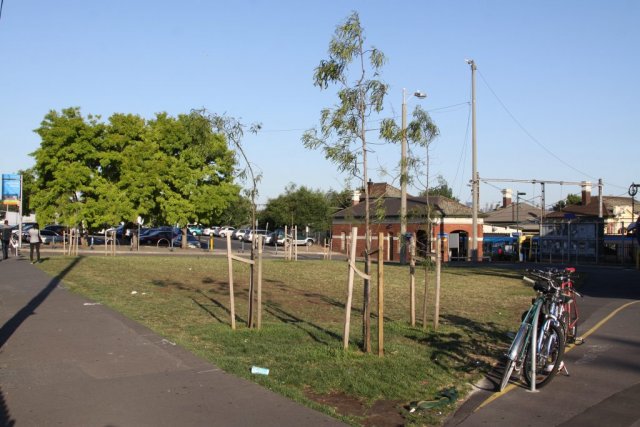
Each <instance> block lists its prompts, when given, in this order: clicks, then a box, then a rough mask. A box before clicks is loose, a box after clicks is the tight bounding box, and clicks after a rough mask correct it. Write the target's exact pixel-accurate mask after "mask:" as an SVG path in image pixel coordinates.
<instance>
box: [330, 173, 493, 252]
mask: <svg viewBox="0 0 640 427" xmlns="http://www.w3.org/2000/svg"><path fill="white" fill-rule="evenodd" d="M363 195H364V192H363V191H354V199H353V205H352V206H349V207H348V208H346V209H343V210H341V211H339V212H336V213H335V214H334V215H333V225H332V229H331V235H332V250H333V251H336V252H343V253H346V251H347V247H348V240H349V236H350V234H351V228H352V227H354V226H356V227H358V228H359V230H358V235H359V240H358V248H357V252H358V253H359V254H361V253H362V252H363V251H364V229H363V228H364V219H365V203H364V200H363V199H361V196H363ZM369 200H370V204H369V209H370V223H371V235H372V239H373V243H372V248H377V238H378V233H379V232H383V233H384V235H385V239H386V240H387V242H388V243H387V248H386V251H385V253H386V254H387V259H388V260H391V261H393V260H398V259H399V254H400V250H401V248H400V247H399V241H400V239H399V238H400V190H399V189H397V188H395V187H393V186H391V185H389V184H387V183H370V184H369ZM428 212H431V218H432V221H431V223H432V224H433V228H432V229H431V230H430V229H429V226H428V224H429V222H428V221H427V218H428V216H429V215H428ZM482 221H483V220H482V218H478V251H479V254H478V256H479V257H481V256H482V243H481V242H482ZM407 232H408V233H412V234H414V235H415V236H416V239H417V248H418V252H421V253H423V254H424V253H425V252H432V251H433V249H434V248H433V244H432V243H433V242H434V241H435V236H436V235H437V233H440V234H441V235H443V236H446V237H447V239H446V241H445V245H444V247H443V255H444V259H445V260H449V259H467V257H469V255H470V253H469V248H470V243H469V239H470V236H471V235H472V210H471V208H469V207H468V206H465V205H463V204H461V203H459V202H456V201H455V200H452V199H449V198H447V197H444V196H439V195H438V196H429V197H428V198H424V197H414V196H410V195H408V196H407Z"/></svg>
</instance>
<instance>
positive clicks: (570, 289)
mask: <svg viewBox="0 0 640 427" xmlns="http://www.w3.org/2000/svg"><path fill="white" fill-rule="evenodd" d="M575 272H576V269H575V268H573V267H568V268H565V269H564V271H563V272H561V273H559V274H558V279H559V280H560V281H561V284H560V289H561V292H562V294H563V295H566V296H567V298H566V302H565V303H564V304H562V308H563V310H562V323H563V325H564V329H565V330H564V333H565V338H566V342H567V344H569V343H575V342H576V340H577V339H578V319H579V318H580V314H579V312H578V304H577V302H576V297H581V296H582V295H580V294H579V293H578V291H576V289H575V288H574V286H573V278H572V277H571V275H572V274H573V273H575Z"/></svg>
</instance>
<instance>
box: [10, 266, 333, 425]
mask: <svg viewBox="0 0 640 427" xmlns="http://www.w3.org/2000/svg"><path fill="white" fill-rule="evenodd" d="M45 262H46V261H45ZM0 325H2V329H0V425H1V426H12V425H15V426H50V425H59V426H114V427H115V426H154V427H157V426H185V427H189V426H285V427H286V426H296V427H298V426H306V427H313V426H340V425H344V424H342V423H340V422H339V421H337V420H334V419H332V418H330V417H328V416H326V415H324V414H321V413H319V412H315V411H313V410H311V409H309V408H306V407H304V406H302V405H299V404H297V403H295V402H293V401H291V400H288V399H286V398H284V397H282V396H280V395H277V394H275V393H273V392H271V391H268V390H266V389H264V388H262V387H260V386H259V385H256V384H254V383H251V382H249V381H246V380H244V379H240V378H237V377H234V376H232V375H229V374H226V373H224V372H223V371H221V370H220V369H218V368H216V367H215V366H214V365H211V364H210V363H208V362H206V361H205V360H203V359H201V358H198V357H196V356H194V355H193V354H191V353H189V352H187V351H186V350H184V349H181V348H180V347H178V346H176V345H174V344H172V343H171V342H169V341H167V340H164V339H163V338H161V337H160V336H158V335H156V334H154V333H153V332H151V331H150V330H149V329H147V328H145V327H142V326H140V325H139V324H137V323H135V322H133V321H130V320H128V319H126V318H124V317H123V316H121V315H120V314H118V313H116V312H114V311H112V310H110V309H108V308H106V307H104V306H101V305H95V304H92V303H91V302H90V301H88V300H86V299H84V298H82V297H79V296H77V295H74V294H72V293H70V292H68V291H67V290H65V289H64V286H63V283H60V282H59V281H58V280H56V279H51V278H50V277H49V276H47V275H46V274H44V273H43V272H42V271H40V270H39V269H38V268H37V267H36V266H33V265H31V264H30V263H29V262H28V261H26V260H24V259H16V258H13V259H11V258H10V259H9V260H6V261H2V262H0Z"/></svg>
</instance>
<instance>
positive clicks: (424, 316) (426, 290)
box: [422, 255, 431, 329]
mask: <svg viewBox="0 0 640 427" xmlns="http://www.w3.org/2000/svg"><path fill="white" fill-rule="evenodd" d="M430 259H431V257H430V256H428V255H427V257H426V258H425V263H424V298H423V299H422V328H423V329H427V298H428V295H429V261H430Z"/></svg>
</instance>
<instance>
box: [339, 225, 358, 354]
mask: <svg viewBox="0 0 640 427" xmlns="http://www.w3.org/2000/svg"><path fill="white" fill-rule="evenodd" d="M357 238H358V227H353V228H352V229H351V247H350V251H349V252H350V253H349V281H348V282H347V303H346V304H345V309H346V312H345V320H344V336H343V338H342V346H343V348H344V349H345V350H346V349H347V348H349V331H350V328H351V304H352V301H353V281H354V278H355V270H354V268H353V265H354V264H355V262H356V244H355V242H356V239H357Z"/></svg>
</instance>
